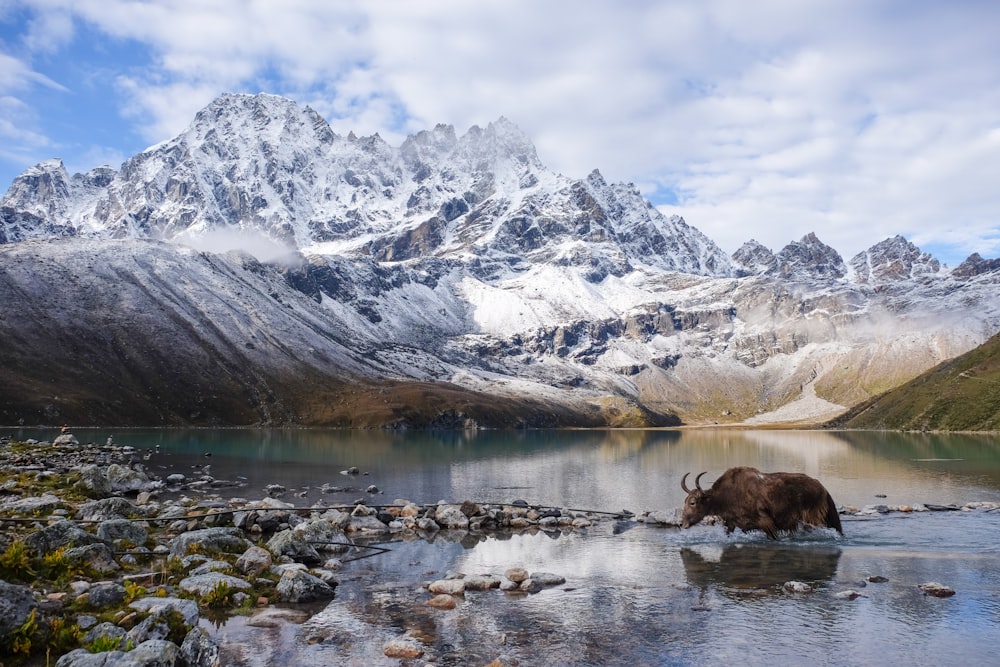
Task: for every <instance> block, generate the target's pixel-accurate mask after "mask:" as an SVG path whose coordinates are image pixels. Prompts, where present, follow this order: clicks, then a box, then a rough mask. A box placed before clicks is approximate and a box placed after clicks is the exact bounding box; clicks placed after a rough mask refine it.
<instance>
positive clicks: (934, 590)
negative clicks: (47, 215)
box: [917, 581, 955, 598]
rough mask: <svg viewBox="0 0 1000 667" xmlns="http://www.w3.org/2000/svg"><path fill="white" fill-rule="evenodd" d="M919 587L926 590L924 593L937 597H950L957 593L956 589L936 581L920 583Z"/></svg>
mask: <svg viewBox="0 0 1000 667" xmlns="http://www.w3.org/2000/svg"><path fill="white" fill-rule="evenodd" d="M917 588H919V589H920V590H922V591H923V592H924V595H932V596H934V597H936V598H950V597H951V596H952V595H954V594H955V589H954V588H950V587H948V586H945V585H944V584H940V583H938V582H936V581H931V582H928V583H926V584H920V585H919V586H918V587H917Z"/></svg>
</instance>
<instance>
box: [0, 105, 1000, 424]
mask: <svg viewBox="0 0 1000 667" xmlns="http://www.w3.org/2000/svg"><path fill="white" fill-rule="evenodd" d="M998 280H1000V270H998V268H997V267H996V266H994V265H993V263H992V262H991V260H983V259H982V258H979V257H978V256H975V257H973V258H970V260H969V261H967V262H966V263H964V264H963V265H962V266H960V267H958V268H956V269H955V270H953V271H947V270H946V269H942V267H941V266H940V264H939V263H938V262H937V260H935V259H934V258H932V257H930V256H929V255H927V254H926V253H923V252H921V251H920V250H919V249H918V248H916V247H915V246H913V244H911V243H909V242H907V241H906V240H905V239H903V238H901V237H896V238H894V239H887V240H885V241H883V242H881V243H878V244H876V245H875V246H873V247H872V248H871V249H870V250H869V251H867V252H865V253H861V254H859V255H858V256H857V257H855V258H853V259H852V260H851V261H850V262H848V263H845V262H844V261H843V259H842V258H841V257H840V255H839V254H838V253H837V252H836V251H835V250H833V249H832V248H830V247H829V246H826V245H825V244H823V243H822V241H820V240H819V238H818V237H817V236H816V235H814V234H810V235H807V236H806V237H804V238H803V239H801V240H799V241H796V242H792V243H790V244H788V245H787V246H786V247H785V248H783V249H781V250H780V251H779V252H777V253H772V252H771V251H770V250H769V249H767V248H764V247H763V246H761V245H760V244H757V243H755V242H752V241H751V242H748V243H747V244H746V245H745V246H743V248H741V249H740V250H739V251H737V252H736V253H735V254H734V255H733V257H727V256H726V255H725V254H724V253H723V252H722V251H721V250H720V249H719V248H718V247H717V246H716V245H715V244H714V243H713V242H712V241H711V240H709V239H708V238H706V237H705V236H704V235H703V234H701V233H700V232H699V231H698V230H696V229H695V228H693V227H691V226H690V225H688V224H687V223H686V222H685V221H684V220H682V219H681V218H677V217H673V218H667V217H665V216H663V215H661V214H660V213H659V212H658V211H657V210H656V209H655V208H653V207H652V206H651V205H650V204H649V203H648V202H646V201H645V200H644V199H642V196H641V194H640V193H639V192H638V191H637V190H636V189H635V188H634V187H633V186H631V185H621V184H619V185H615V184H609V183H607V182H606V181H605V180H604V179H603V177H602V176H601V175H600V173H599V172H596V171H595V172H593V173H591V174H590V175H589V176H588V177H587V178H585V179H570V178H567V177H565V176H562V175H559V174H555V173H553V172H550V171H548V170H547V169H546V168H545V167H544V166H543V165H542V164H541V163H540V161H539V160H538V157H537V155H536V154H535V150H534V148H533V146H532V145H531V142H530V141H529V140H528V139H527V137H525V136H524V135H523V133H521V132H520V131H519V130H518V129H517V128H516V127H515V126H514V125H513V124H511V123H510V122H509V121H507V120H505V119H500V120H498V121H496V122H494V123H491V124H490V125H489V126H488V127H487V128H485V129H482V128H477V127H473V128H471V129H470V130H469V131H468V132H466V133H465V134H464V135H461V136H458V135H457V134H456V132H455V131H454V129H453V128H450V127H447V126H438V127H436V128H435V129H434V130H431V131H427V132H421V133H418V134H416V135H414V136H411V137H409V138H408V139H407V140H406V141H405V142H403V144H402V145H401V146H399V147H392V146H389V145H388V144H387V143H386V142H384V141H383V140H381V139H380V138H379V137H378V136H377V135H375V136H374V137H362V138H359V137H356V136H354V135H353V134H348V135H347V136H346V137H344V136H340V135H338V134H336V133H335V132H333V130H332V129H331V128H330V127H329V125H327V123H326V122H325V121H324V120H323V119H322V118H320V117H319V116H318V115H317V114H316V113H315V112H313V111H312V110H310V109H308V108H302V107H299V106H297V105H296V104H294V103H293V102H291V101H289V100H285V99H283V98H278V97H274V96H269V95H257V96H246V95H224V96H222V97H220V98H219V99H217V100H216V101H215V102H213V103H212V104H211V105H209V106H208V107H207V108H206V109H204V110H203V111H201V112H200V113H199V114H198V115H197V116H196V118H195V119H194V121H193V122H192V124H191V126H190V127H189V128H188V129H187V130H186V131H185V132H183V133H182V134H181V135H179V136H178V137H176V138H175V139H172V140H170V141H168V142H165V143H163V144H160V145H158V146H154V147H151V148H150V149H148V150H146V151H144V152H143V153H141V154H139V155H136V156H135V157H133V158H131V159H129V160H128V161H126V162H125V163H124V164H123V165H122V166H121V168H120V169H119V170H117V171H116V170H113V169H111V168H107V167H101V168H98V169H95V170H92V171H91V172H89V173H87V174H76V175H72V176H70V175H69V174H68V173H67V172H66V170H65V168H64V167H63V166H62V164H61V162H59V161H58V160H51V161H48V162H45V163H42V164H40V165H37V166H35V167H33V168H31V169H29V170H27V171H26V172H25V173H24V174H22V175H21V176H20V177H18V178H17V179H16V180H15V182H14V183H13V184H12V186H11V188H10V190H9V191H8V192H7V194H6V196H5V197H4V198H3V200H2V201H0V339H2V340H4V341H6V342H7V343H9V344H5V345H3V346H2V347H0V423H18V422H20V421H22V420H23V421H24V422H25V423H29V424H30V423H53V422H59V421H73V422H74V423H102V424H185V423H197V424H247V423H310V424H338V425H351V426H375V425H395V426H400V427H404V426H427V425H439V426H461V425H472V424H478V425H492V426H555V425H604V424H610V425H647V424H664V425H668V424H676V423H679V422H680V421H684V422H687V423H692V422H697V423H704V422H739V421H742V420H745V419H756V420H758V421H767V420H768V419H769V417H768V415H772V416H774V415H784V416H782V417H780V419H782V420H785V421H797V420H800V419H810V420H814V419H817V418H820V417H823V416H829V415H832V414H836V413H838V412H841V411H843V410H844V408H845V407H847V406H850V405H853V404H855V403H858V402H860V401H863V400H865V399H867V398H869V397H871V396H873V395H877V394H880V393H881V392H883V391H885V390H887V389H889V388H892V387H894V386H897V385H899V384H901V383H903V382H905V381H907V380H909V379H911V378H912V377H914V376H916V375H917V374H919V373H920V372H922V371H924V370H926V369H927V368H930V367H932V366H934V365H935V364H937V363H939V362H941V361H943V360H946V359H949V358H951V357H954V356H956V355H958V354H961V353H963V352H966V351H967V350H969V349H971V348H973V347H975V346H976V345H978V344H980V343H982V342H983V341H984V340H986V339H987V338H988V337H989V336H991V335H992V334H994V333H995V332H996V331H997V330H1000V303H998V300H997V299H996V298H995V294H996V288H997V282H998ZM779 409H781V410H782V412H781V413H777V412H775V411H777V410H779Z"/></svg>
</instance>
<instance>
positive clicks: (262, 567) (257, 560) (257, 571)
mask: <svg viewBox="0 0 1000 667" xmlns="http://www.w3.org/2000/svg"><path fill="white" fill-rule="evenodd" d="M273 564H274V559H273V558H272V557H271V552H270V551H268V550H267V549H265V548H263V547H258V546H257V545H254V546H252V547H250V548H249V549H247V550H246V551H244V552H243V555H242V556H240V557H239V558H237V559H236V569H237V570H239V571H240V572H242V573H243V574H245V575H248V576H250V577H258V576H260V575H261V573H263V572H265V571H266V570H268V569H270V567H271V565H273Z"/></svg>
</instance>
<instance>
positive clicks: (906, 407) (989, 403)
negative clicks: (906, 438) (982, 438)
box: [826, 334, 1000, 431]
mask: <svg viewBox="0 0 1000 667" xmlns="http://www.w3.org/2000/svg"><path fill="white" fill-rule="evenodd" d="M826 426H827V427H830V428H869V429H895V430H942V431H995V430H1000V334H998V335H996V336H994V337H993V338H991V339H989V340H988V341H986V342H985V343H984V344H982V345H980V346H979V347H977V348H976V349H974V350H972V351H970V352H968V353H966V354H963V355H962V356H960V357H956V358H955V359H952V360H950V361H946V362H945V363H943V364H940V365H938V366H936V367H934V368H932V369H931V370H929V371H927V372H926V373H924V374H923V375H921V376H919V377H917V378H915V379H913V380H911V381H910V382H907V383H906V384H904V385H902V386H900V387H898V388H896V389H893V390H891V391H888V392H886V393H884V394H882V395H880V396H877V397H875V398H873V399H871V400H868V401H865V402H863V403H860V404H858V405H856V406H855V407H853V408H851V409H850V410H849V411H847V412H846V413H844V414H843V415H841V416H840V417H838V418H837V419H835V420H834V421H832V422H830V423H828V424H826Z"/></svg>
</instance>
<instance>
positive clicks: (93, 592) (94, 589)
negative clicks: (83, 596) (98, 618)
mask: <svg viewBox="0 0 1000 667" xmlns="http://www.w3.org/2000/svg"><path fill="white" fill-rule="evenodd" d="M124 601H125V587H124V586H122V585H121V584H119V583H115V582H104V583H100V584H94V585H93V586H91V587H90V590H89V591H87V604H89V605H90V606H91V607H97V608H100V607H110V606H112V605H119V604H121V603H122V602H124Z"/></svg>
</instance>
